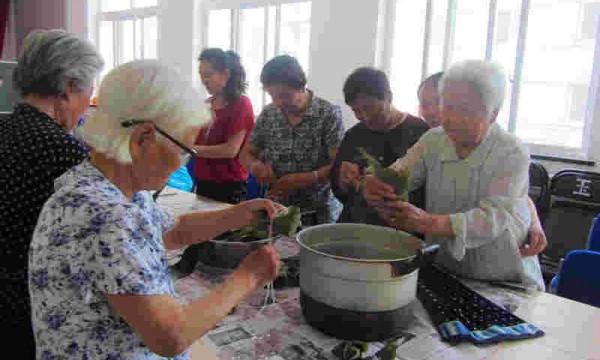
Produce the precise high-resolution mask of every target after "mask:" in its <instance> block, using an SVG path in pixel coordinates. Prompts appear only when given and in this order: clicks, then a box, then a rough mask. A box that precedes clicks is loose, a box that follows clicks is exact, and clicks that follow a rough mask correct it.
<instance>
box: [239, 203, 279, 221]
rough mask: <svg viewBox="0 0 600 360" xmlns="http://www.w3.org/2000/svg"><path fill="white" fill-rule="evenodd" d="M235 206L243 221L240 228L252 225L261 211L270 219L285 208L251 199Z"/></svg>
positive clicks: (277, 204)
mask: <svg viewBox="0 0 600 360" xmlns="http://www.w3.org/2000/svg"><path fill="white" fill-rule="evenodd" d="M235 206H236V207H239V209H240V211H241V213H240V218H242V219H243V223H242V224H241V225H240V226H246V225H250V224H253V223H254V222H255V221H256V220H257V219H258V218H259V212H260V211H262V210H264V211H266V212H267V215H268V216H269V218H270V219H272V218H274V217H275V215H276V214H278V213H279V212H280V211H283V210H285V206H283V205H281V204H279V203H276V202H274V201H271V200H269V199H252V200H248V201H244V202H242V203H240V204H238V205H235Z"/></svg>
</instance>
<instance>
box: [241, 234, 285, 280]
mask: <svg viewBox="0 0 600 360" xmlns="http://www.w3.org/2000/svg"><path fill="white" fill-rule="evenodd" d="M280 267H281V261H279V253H278V252H277V249H276V248H275V246H274V245H265V246H261V247H259V248H258V249H256V250H254V251H252V252H251V253H250V254H248V255H247V256H246V257H245V258H244V259H243V260H242V262H241V263H240V266H239V267H238V270H237V271H239V272H242V273H244V274H246V275H249V278H250V280H251V287H252V288H256V287H261V286H263V285H264V284H266V283H268V282H270V281H273V280H275V279H276V278H277V275H278V274H279V268H280Z"/></svg>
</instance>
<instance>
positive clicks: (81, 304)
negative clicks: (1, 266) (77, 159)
mask: <svg viewBox="0 0 600 360" xmlns="http://www.w3.org/2000/svg"><path fill="white" fill-rule="evenodd" d="M55 190H56V192H55V193H54V194H53V195H52V197H51V198H50V199H49V200H48V202H46V204H45V205H44V208H43V209H42V212H41V214H40V218H39V220H38V223H37V226H36V228H35V231H34V234H33V240H32V243H31V248H30V252H29V292H30V294H31V310H32V323H33V330H34V334H35V340H36V348H37V349H36V351H37V358H38V359H102V360H117V359H162V357H160V356H158V355H156V354H154V353H153V352H152V351H151V350H150V349H149V348H148V347H146V346H145V345H144V344H143V343H142V339H141V338H140V337H139V336H138V335H137V334H136V333H135V332H134V331H133V329H132V328H131V327H130V326H129V325H128V324H127V323H126V322H125V321H124V320H123V319H121V318H120V317H119V315H118V314H117V313H116V312H115V311H114V310H113V309H112V308H111V307H110V306H109V304H108V301H107V297H106V294H138V295H163V294H171V295H175V292H174V288H173V283H172V280H171V277H170V274H169V268H168V265H167V261H166V257H165V249H164V244H163V240H162V234H163V233H165V232H167V231H169V230H170V229H171V228H172V227H173V226H174V224H175V221H174V218H173V216H172V215H170V214H169V213H168V212H167V211H165V210H164V209H162V208H161V207H159V205H158V204H156V203H155V202H154V201H153V200H152V197H151V195H150V193H148V192H145V191H142V192H138V193H136V194H135V195H134V196H133V198H132V200H131V201H129V200H128V199H127V198H126V197H125V196H124V195H123V193H121V191H120V190H119V189H117V188H116V187H115V186H114V185H112V184H111V183H110V182H109V181H108V180H107V179H106V178H105V177H104V176H103V175H102V173H101V172H100V171H99V170H98V169H96V168H95V167H94V166H93V165H91V164H90V163H89V162H87V161H85V162H83V163H81V164H80V165H77V166H75V167H73V168H71V169H70V170H69V171H67V172H66V173H65V174H64V175H62V176H61V177H59V178H58V179H57V180H56V182H55ZM188 358H189V351H187V352H185V353H183V354H180V355H179V356H178V357H176V359H188Z"/></svg>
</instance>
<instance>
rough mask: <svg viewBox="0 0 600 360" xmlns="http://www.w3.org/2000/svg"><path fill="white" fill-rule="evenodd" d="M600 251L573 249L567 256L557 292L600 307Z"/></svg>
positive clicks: (561, 270) (562, 267) (560, 274)
mask: <svg viewBox="0 0 600 360" xmlns="http://www.w3.org/2000/svg"><path fill="white" fill-rule="evenodd" d="M598 270H600V252H597V251H591V250H573V251H570V252H569V253H568V254H567V256H566V257H565V259H564V261H563V263H562V266H561V269H560V273H559V276H558V281H557V283H556V294H557V295H559V296H562V297H566V298H569V299H571V300H575V301H579V302H582V303H585V304H589V305H592V306H595V307H600V271H598Z"/></svg>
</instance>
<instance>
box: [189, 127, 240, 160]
mask: <svg viewBox="0 0 600 360" xmlns="http://www.w3.org/2000/svg"><path fill="white" fill-rule="evenodd" d="M246 134H247V131H246V130H240V131H238V132H237V133H235V134H233V135H232V136H231V137H230V138H229V139H228V140H227V141H226V142H224V143H221V144H217V145H194V150H196V151H197V152H198V155H196V156H198V157H203V158H209V159H233V158H234V157H236V156H237V155H238V154H239V153H240V148H241V147H242V144H243V143H244V138H245V136H246Z"/></svg>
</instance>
